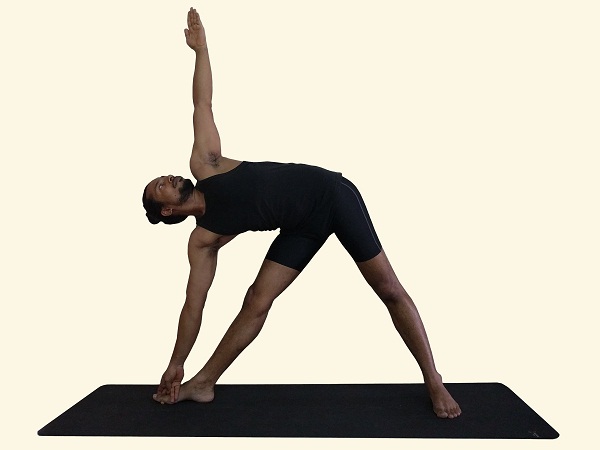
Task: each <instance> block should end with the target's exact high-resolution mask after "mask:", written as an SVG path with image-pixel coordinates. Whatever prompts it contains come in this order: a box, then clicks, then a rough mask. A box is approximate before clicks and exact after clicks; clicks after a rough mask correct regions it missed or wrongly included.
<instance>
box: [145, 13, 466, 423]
mask: <svg viewBox="0 0 600 450" xmlns="http://www.w3.org/2000/svg"><path fill="white" fill-rule="evenodd" d="M187 21H188V28H187V29H186V30H185V38H186V43H187V45H188V46H189V47H190V48H191V49H192V50H194V52H195V53H196V63H195V69H194V79H193V89H192V95H193V103H194V115H193V124H194V144H193V147H192V155H191V158H190V169H191V172H192V174H193V176H194V177H195V178H196V180H197V183H196V184H195V185H194V183H193V182H192V181H191V180H188V179H184V178H182V177H179V176H173V175H168V176H161V177H158V178H156V179H154V180H152V181H151V182H150V183H149V184H148V185H147V186H146V187H145V189H144V194H143V205H144V208H145V209H146V216H147V217H148V220H149V221H150V222H151V223H153V224H156V223H158V222H163V223H167V224H173V223H178V222H181V221H183V220H185V219H186V218H187V217H188V216H193V217H194V219H195V220H196V224H197V226H196V228H194V230H193V231H192V233H191V235H190V238H189V244H188V257H189V263H190V274H189V279H188V284H187V290H186V299H185V304H184V305H183V308H182V311H181V315H180V317H179V325H178V331H177V339H176V342H175V348H174V350H173V353H172V356H171V359H170V362H169V364H168V367H167V369H166V371H165V373H164V374H163V376H162V379H161V381H160V385H159V386H158V389H157V392H156V394H154V399H155V400H156V401H158V402H161V403H175V402H178V401H181V400H194V401H197V402H210V401H211V400H213V398H214V386H215V384H216V382H217V380H218V379H219V377H220V376H221V375H222V374H223V372H225V370H226V369H227V368H228V367H229V366H230V365H231V364H232V363H233V361H234V360H235V359H236V357H237V356H238V355H239V354H240V353H241V352H242V351H243V350H244V349H245V348H246V347H247V346H248V345H249V344H250V343H251V342H252V341H253V340H254V338H256V336H257V335H258V333H259V332H260V330H261V328H262V326H263V324H264V323H265V320H266V318H267V314H268V312H269V309H270V308H271V305H272V303H273V301H274V300H275V299H276V298H277V297H278V296H279V295H280V294H281V293H282V292H283V291H284V290H285V289H286V288H287V287H288V286H289V285H290V284H291V283H292V281H294V280H295V279H296V277H297V276H298V275H299V274H300V272H301V271H302V270H303V269H304V267H305V266H306V265H307V264H308V263H309V261H310V260H311V258H312V257H313V256H314V255H315V254H316V253H317V251H318V250H319V248H321V246H322V245H323V243H324V242H325V241H326V240H327V238H328V237H329V236H330V235H331V234H335V235H336V237H337V238H338V239H339V241H340V242H341V243H342V245H343V246H344V248H345V249H346V250H347V251H348V253H349V254H350V256H351V257H352V258H353V259H354V261H355V262H356V265H357V266H358V269H359V270H360V272H361V273H362V275H363V276H364V278H365V280H366V281H367V282H368V283H369V285H370V286H371V287H372V288H373V290H374V291H375V293H376V294H377V295H378V296H379V298H380V299H381V300H382V301H383V303H384V304H385V306H386V307H387V309H388V311H389V313H390V315H391V318H392V322H393V324H394V326H395V327H396V329H397V331H398V333H399V334H400V336H401V337H402V339H403V340H404V342H405V343H406V345H407V346H408V348H409V350H410V351H411V353H412V354H413V356H414V357H415V359H416V361H417V363H418V364H419V367H420V368H421V371H422V373H423V379H424V382H425V385H426V387H427V389H428V392H429V395H430V397H431V401H432V403H433V410H434V412H435V414H436V415H437V416H438V417H442V418H454V417H457V416H459V415H460V413H461V410H460V407H459V406H458V404H457V403H456V402H455V401H454V399H453V398H452V396H451V395H450V394H449V392H448V391H447V390H446V388H445V387H444V384H443V383H442V377H441V376H440V374H439V373H438V372H437V370H436V367H435V364H434V361H433V356H432V353H431V349H430V347H429V342H428V339H427V335H426V333H425V329H424V327H423V323H422V322H421V319H420V317H419V313H418V312H417V309H416V307H415V305H414V303H413V302H412V300H411V298H410V296H409V295H408V294H407V293H406V291H405V290H404V288H403V287H402V285H401V284H400V282H399V281H398V278H397V277H396V275H395V273H394V271H393V269H392V266H391V265H390V262H389V261H388V259H387V257H386V254H385V252H384V251H383V250H382V248H381V244H380V242H379V239H378V238H377V234H376V233H375V230H374V228H373V224H372V223H371V220H370V218H369V215H368V213H367V209H366V206H365V204H364V202H363V200H362V198H361V196H360V193H359V192H358V190H357V189H356V187H355V186H354V185H353V184H352V183H351V182H350V181H349V180H347V179H346V178H344V177H343V176H342V175H341V174H340V173H336V172H331V171H329V170H325V169H322V168H319V167H314V166H309V165H304V164H282V163H274V162H249V161H236V160H234V159H230V158H227V157H225V156H223V155H222V154H221V143H220V138H219V134H218V132H217V128H216V126H215V123H214V120H213V114H212V73H211V67H210V61H209V57H208V48H207V44H206V36H205V32H204V27H203V26H202V23H201V21H200V16H199V15H198V13H197V12H196V10H195V9H193V8H191V9H190V11H189V12H188V17H187ZM275 229H279V230H280V233H279V234H278V236H277V237H276V238H275V240H274V241H273V243H272V245H271V247H270V248H269V250H268V252H267V255H266V258H265V260H264V262H263V263H262V266H261V267H260V270H259V272H258V275H257V277H256V279H255V281H254V283H252V285H251V286H250V288H249V289H248V291H247V293H246V296H245V297H244V301H243V304H242V308H241V310H240V312H239V314H238V315H237V317H236V318H235V319H234V321H233V322H232V324H231V326H230V327H229V329H228V330H227V332H226V333H225V335H224V336H223V339H222V340H221V342H220V343H219V345H218V346H217V348H216V350H215V352H214V353H213V355H212V356H211V357H210V358H209V360H208V361H207V363H206V365H205V366H204V367H203V368H202V369H201V370H200V371H199V372H198V373H197V374H196V375H195V376H194V377H193V378H191V379H190V380H189V381H187V382H185V383H183V384H182V381H183V377H184V371H183V365H184V362H185V360H186V359H187V357H188V355H189V353H190V351H191V349H192V347H193V345H194V342H195V341H196V338H197V336H198V332H199V331H200V324H201V322H202V311H203V309H204V304H205V302H206V297H207V294H208V290H209V288H210V286H211V283H212V281H213V278H214V276H215V270H216V267H217V256H218V254H219V249H220V248H221V247H223V246H224V245H225V244H227V243H228V242H230V241H231V240H232V239H233V238H234V237H235V236H236V235H238V234H240V233H243V232H246V231H250V230H253V231H263V230H275Z"/></svg>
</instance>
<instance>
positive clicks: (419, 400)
mask: <svg viewBox="0 0 600 450" xmlns="http://www.w3.org/2000/svg"><path fill="white" fill-rule="evenodd" d="M446 387H447V388H448V390H449V391H450V393H451V394H452V395H453V397H454V398H455V399H456V400H457V401H458V402H459V404H460V405H461V408H462V411H463V413H462V415H461V416H460V417H459V418H457V419H453V420H447V419H438V418H437V417H436V416H435V414H433V412H432V407H431V401H430V400H429V397H428V396H427V391H426V389H425V387H424V385H422V384H298V385H296V384H294V385H284V384H277V385H217V386H216V388H215V400H214V401H213V402H212V403H207V404H200V403H194V402H190V401H186V402H181V403H178V404H175V405H161V404H159V403H157V402H155V401H154V400H152V394H153V393H154V392H155V391H156V386H151V385H105V386H101V387H99V388H98V389H97V390H95V391H94V392H92V393H91V394H90V395H88V396H87V397H85V398H84V399H83V400H81V401H80V402H78V403H77V404H75V405H74V406H73V407H71V408H70V409H68V410H67V411H65V412H64V413H63V414H61V415H60V416H58V417H57V418H56V419H54V420H53V421H52V422H50V423H49V424H48V425H46V426H44V427H43V428H42V429H41V430H39V431H38V434H39V435H40V436H196V437H321V438H325V437H331V438H463V439H554V438H557V437H558V433H557V432H556V431H555V430H554V429H553V428H552V427H551V426H550V425H549V424H548V423H546V422H545V421H544V420H543V419H542V418H541V417H540V416H539V415H538V414H537V413H536V412H535V411H533V409H531V408H530V407H529V406H527V404H526V403H524V402H523V401H522V400H521V399H520V398H519V397H518V396H517V395H515V393H513V392H512V391H511V390H510V389H509V388H508V387H506V386H504V385H503V384H501V383H448V384H446Z"/></svg>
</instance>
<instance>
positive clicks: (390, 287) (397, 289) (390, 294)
mask: <svg viewBox="0 0 600 450" xmlns="http://www.w3.org/2000/svg"><path fill="white" fill-rule="evenodd" d="M373 289H374V290H375V292H376V293H377V295H378V296H379V298H380V299H381V301H382V302H383V303H384V304H385V305H386V306H390V305H393V304H396V303H398V302H401V301H402V299H403V298H404V295H406V291H405V290H404V289H403V288H402V286H401V285H400V283H398V282H397V281H396V280H381V281H379V282H378V283H376V284H375V285H374V286H373Z"/></svg>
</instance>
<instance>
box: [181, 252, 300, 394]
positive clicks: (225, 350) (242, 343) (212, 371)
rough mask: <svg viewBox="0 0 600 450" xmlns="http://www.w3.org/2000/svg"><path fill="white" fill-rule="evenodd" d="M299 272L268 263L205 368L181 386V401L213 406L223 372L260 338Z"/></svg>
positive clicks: (264, 265)
mask: <svg viewBox="0 0 600 450" xmlns="http://www.w3.org/2000/svg"><path fill="white" fill-rule="evenodd" d="M299 274H300V272H299V271H298V270H295V269H291V268H289V267H286V266H284V265H281V264H278V263H276V262H273V261H269V260H265V261H264V262H263V264H262V266H261V268H260V271H259V273H258V275H257V277H256V280H255V281H254V283H253V284H252V286H250V288H249V289H248V292H247V293H246V296H245V298H244V303H243V305H242V309H241V310H240V312H239V313H238V315H237V317H236V318H235V319H234V320H233V322H232V323H231V325H230V326H229V329H228V330H227V332H226V333H225V335H224V336H223V339H222V340H221V342H220V343H219V345H218V346H217V348H216V349H215V351H214V353H213V355H212V356H211V357H210V359H209V360H208V361H207V362H206V364H205V365H204V367H203V368H202V369H201V370H200V371H199V372H198V373H197V374H196V375H195V376H194V377H193V378H191V379H190V380H189V381H187V382H186V383H184V384H182V385H181V388H180V391H179V399H178V401H181V400H194V401H197V402H210V401H212V400H213V398H214V386H215V384H216V383H217V380H218V379H219V378H220V377H221V375H222V374H223V372H225V370H227V368H228V367H229V366H230V365H231V364H232V363H233V362H234V361H235V359H236V358H237V357H238V356H239V355H240V354H241V353H242V351H243V350H244V349H245V348H246V347H248V345H250V343H251V342H252V341H253V340H254V339H255V338H256V336H258V334H259V333H260V330H261V329H262V327H263V325H264V323H265V321H266V319H267V315H268V313H269V310H270V308H271V305H272V304H273V301H274V300H275V299H276V298H277V297H278V296H279V295H280V294H281V293H282V292H283V291H284V290H285V289H286V288H287V287H288V286H289V285H290V284H291V283H292V282H293V281H294V280H295V279H296V277H297V276H298V275H299Z"/></svg>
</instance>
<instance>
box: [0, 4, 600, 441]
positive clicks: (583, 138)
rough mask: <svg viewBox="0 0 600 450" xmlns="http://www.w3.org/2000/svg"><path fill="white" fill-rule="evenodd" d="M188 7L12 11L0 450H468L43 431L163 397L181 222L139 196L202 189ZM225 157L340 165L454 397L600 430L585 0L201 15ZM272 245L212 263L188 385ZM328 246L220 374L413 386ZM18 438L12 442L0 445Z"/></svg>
mask: <svg viewBox="0 0 600 450" xmlns="http://www.w3.org/2000/svg"><path fill="white" fill-rule="evenodd" d="M189 6H191V5H190V4H189V2H181V1H172V2H141V1H128V2H117V1H115V0H108V1H105V2H94V3H90V2H75V1H65V0H58V1H54V2H42V1H39V0H31V1H29V2H18V3H17V2H14V3H13V4H11V5H5V6H4V7H3V8H2V14H0V23H1V26H0V38H1V39H0V42H1V44H0V45H1V46H2V72H1V75H0V76H1V77H2V82H1V83H0V90H1V91H0V92H1V99H2V101H1V102H0V105H1V106H0V114H1V123H2V132H1V133H0V148H1V149H2V152H1V155H2V156H1V158H2V161H1V164H2V169H3V170H2V182H1V189H2V203H3V219H4V220H3V223H2V229H3V232H2V234H1V237H0V239H1V240H2V241H1V244H2V257H1V258H2V260H1V264H2V270H1V274H2V275H1V276H2V282H1V285H2V298H3V316H2V317H3V323H4V326H3V327H2V329H1V331H0V333H1V337H2V339H1V340H0V342H1V345H2V349H1V350H2V355H3V364H2V370H1V372H0V373H1V377H2V380H1V382H2V384H1V385H2V386H3V388H4V389H3V400H4V407H3V408H2V412H1V413H0V414H1V415H2V416H3V417H2V420H1V422H0V423H1V427H2V433H0V436H1V437H0V441H5V440H6V441H7V442H8V443H12V444H18V445H19V447H25V446H27V448H42V449H54V448H60V449H71V448H72V449H75V448H81V446H82V445H83V446H84V447H85V448H104V447H105V446H106V445H110V446H111V447H113V448H145V449H154V448H166V447H169V448H170V447H171V446H172V445H174V444H176V445H177V446H178V448H181V449H187V448H197V447H198V446H199V445H200V446H204V445H209V446H210V447H211V448H236V447H242V446H243V447H250V448H279V447H280V446H281V445H282V444H285V445H286V447H288V448H303V447H304V446H306V445H308V444H310V445H311V446H312V445H314V446H315V447H319V448H321V447H322V448H362V447H364V446H365V445H367V444H368V445H369V446H372V447H373V448H392V447H394V448H396V447H398V446H405V445H410V446H411V448H461V449H463V448H479V447H480V445H481V444H482V443H481V442H479V441H430V440H415V441H410V442H409V441H394V440H377V441H368V442H367V441H364V440H310V441H306V440H285V441H284V442H282V441H281V440H278V439H268V440H264V439H254V440H245V439H204V440H198V439H125V438H108V439H107V438H103V439H100V438H85V439H80V438H40V437H37V436H36V432H37V430H38V429H39V428H41V427H42V426H44V425H45V424H46V423H48V422H49V421H50V420H52V419H54V418H55V417H56V416H58V415H59V414H60V413H62V412H63V411H64V410H66V409H67V408H69V407H70V406H72V405H73V404H74V403H75V402H77V401H79V400H80V399H81V398H83V397H84V396H85V395H87V394H88V393H90V392H91V391H93V390H94V389H96V388H97V387H98V386H100V385H103V384H109V383H118V384H122V383H131V384H146V383H157V382H158V380H159V378H160V375H161V374H162V371H163V370H164V368H165V365H166V363H167V361H168V357H169V355H170V351H171V349H172V345H173V342H174V334H175V329H176V321H177V317H178V314H179V310H180V307H181V303H182V301H183V295H184V288H185V282H186V279H187V270H188V268H187V261H186V256H185V243H186V241H187V236H188V234H189V231H190V229H191V228H192V227H193V224H192V221H191V220H190V221H189V223H187V222H186V223H185V224H183V225H180V226H177V227H164V226H161V227H152V226H150V225H149V224H148V223H147V222H146V221H145V218H144V216H143V214H142V208H141V205H140V196H141V191H142V187H143V186H144V185H145V183H146V182H147V181H148V180H149V179H151V178H153V177H154V176H157V175H161V174H165V173H167V172H174V173H176V174H177V173H178V174H182V175H189V169H188V168H187V159H188V154H189V150H190V146H191V143H192V134H191V133H192V128H191V125H192V124H191V109H190V107H191V101H190V86H191V77H192V70H193V54H192V52H191V51H190V50H189V49H188V48H187V47H186V46H185V43H184V36H183V31H182V30H183V28H184V27H185V14H186V11H187V9H188V8H189ZM194 6H196V8H197V9H198V10H199V11H200V13H201V16H202V18H203V21H204V22H205V25H206V29H207V34H208V39H209V44H210V51H211V59H212V64H213V72H214V79H215V93H214V110H215V116H216V120H217V125H218V127H219V130H220V132H221V137H222V143H223V151H224V154H226V155H230V156H232V157H237V158H240V159H250V160H278V161H302V162H308V163H312V164H317V165H322V166H325V167H329V168H333V169H336V170H339V171H342V172H344V174H345V175H346V176H348V177H350V178H351V179H352V180H353V181H354V182H355V183H356V184H357V185H358V186H359V187H360V188H361V191H362V192H363V195H364V197H365V199H366V201H367V204H368V205H369V207H370V212H371V215H372V217H373V220H374V222H375V224H376V227H377V230H378V233H379V235H380V237H381V239H382V241H383V243H384V246H385V248H386V250H387V253H388V255H389V257H390V259H391V260H392V262H393V264H394V266H395V268H396V271H397V273H398V275H399V277H400V279H401V281H402V282H403V284H404V285H405V287H406V288H407V289H408V290H409V292H410V293H411V294H412V296H413V298H414V300H415V302H416V303H417V305H418V307H419V309H420V311H421V314H422V316H423V319H424V322H425V324H426V327H427V330H428V332H429V335H430V340H431V343H432V347H433V350H434V354H435V356H436V361H437V364H438V368H439V370H440V371H441V372H442V374H443V375H444V377H445V380H446V381H448V382H471V381H472V382H481V381H499V382H502V383H505V384H506V385H507V386H509V387H510V388H511V389H513V390H514V391H515V392H516V393H517V394H518V395H520V396H521V397H522V398H523V399H524V400H525V401H526V402H527V403H528V404H529V405H531V406H532V407H533V408H534V409H535V410H536V411H537V412H538V413H539V414H540V415H541V416H542V417H543V418H544V419H546V420H547V421H548V422H549V423H550V424H551V425H553V426H554V427H555V428H556V429H557V430H558V431H559V432H560V433H561V437H560V438H559V439H558V440H556V441H544V443H543V444H540V443H534V442H532V441H505V442H503V441H486V442H485V443H483V444H484V445H485V446H486V448H509V446H510V448H538V446H539V445H544V446H547V447H551V448H572V447H573V446H575V445H577V446H578V447H577V448H586V447H590V445H589V444H590V443H591V439H592V437H591V433H593V431H594V430H595V429H596V428H597V425H596V416H597V411H596V409H597V406H596V405H597V404H598V393H597V392H598V389H597V387H596V372H595V370H594V368H593V367H592V366H593V363H592V362H593V361H594V360H597V349H596V343H597V342H598V331H597V326H596V315H595V312H596V309H597V308H596V305H597V302H598V300H599V298H598V296H599V295H598V288H597V276H598V251H599V250H600V249H599V242H598V234H597V230H598V228H599V225H600V224H599V216H598V203H597V197H598V188H599V183H598V179H597V172H598V162H599V158H598V150H599V144H600V138H599V136H598V123H599V119H600V114H599V109H598V108H599V107H598V105H599V104H600V95H599V94H600V93H599V87H598V86H599V85H598V79H600V73H599V72H600V70H599V65H598V42H600V40H599V38H600V36H599V34H600V32H599V31H598V26H597V24H598V19H599V15H598V13H599V8H598V6H597V3H596V2H592V1H590V2H584V1H570V2H566V1H564V2H559V1H552V2H548V1H504V2H483V1H453V2H445V1H421V2H394V1H383V0H378V1H370V2H365V1H361V2H359V1H344V2H342V1H316V0H310V1H306V0H305V1H303V2H276V1H267V0H263V1H252V2H244V1H229V2H217V1H203V2H197V3H196V4H195V5H194ZM273 236H274V234H272V233H263V234H258V233H254V234H250V233H249V234H246V235H244V236H241V237H239V238H238V239H236V240H235V241H233V242H232V243H231V244H230V245H229V246H228V247H226V248H225V249H224V250H223V251H222V255H221V258H220V262H219V270H218V273H217V278H216V280H215V284H214V286H213V289H212V291H211V295H210V299H209V303H208V305H207V309H206V314H205V325H204V326H203V329H202V331H201V336H200V341H199V343H198V348H197V349H195V351H194V352H193V353H192V356H191V357H190V359H189V361H188V363H187V365H186V369H187V374H188V375H191V374H193V373H194V372H195V371H196V370H198V369H199V368H200V367H201V365H202V363H203V362H204V361H205V359H206V358H207V356H208V355H209V353H210V351H211V350H212V349H213V348H214V346H215V345H216V342H217V341H218V339H219V338H220V337H221V335H222V333H223V332H224V330H225V328H226V326H227V325H228V324H229V322H230V321H231V319H232V318H233V316H234V315H235V313H236V312H237V310H238V308H239V305H240V302H241V297H242V295H243V293H244V292H245V289H246V287H247V286H248V284H249V283H250V282H251V281H252V279H253V277H254V275H255V273H256V269H257V268H258V264H259V262H260V260H261V259H262V257H263V256H264V253H265V252H266V249H267V247H268V244H269V242H270V241H271V239H272V238H273ZM419 381H420V378H419V372H418V370H417V367H416V364H415V363H414V362H413V360H412V358H411V357H410V355H409V353H408V352H407V351H406V349H405V348H404V346H403V344H402V343H401V341H400V340H399V338H398V337H397V336H396V335H395V333H394V331H393V329H392V325H391V322H390V321H389V319H388V317H387V315H386V313H385V311H384V309H383V307H382V306H381V305H380V304H379V302H378V300H377V299H376V298H375V296H374V295H373V294H372V293H370V291H369V289H368V288H367V287H366V286H365V284H364V283H363V282H362V281H361V280H360V279H359V276H358V272H357V271H356V269H355V268H354V267H353V264H352V263H351V261H350V260H349V258H347V257H346V255H345V254H344V252H343V250H342V249H341V246H340V245H339V244H338V243H337V242H336V240H335V239H334V238H332V239H331V240H330V241H329V242H328V243H327V244H326V246H325V248H324V249H323V251H322V252H321V253H320V254H319V255H318V256H317V257H316V259H315V260H314V261H313V263H311V265H310V266H309V267H308V269H307V270H306V271H305V273H304V274H303V275H302V276H301V277H300V278H299V279H298V281H296V283H295V284H294V285H293V286H292V287H291V288H290V289H289V290H288V292H287V293H285V294H284V296H283V297H281V298H280V299H279V301H277V303H276V305H275V306H274V309H273V311H272V313H271V316H270V318H269V320H268V322H267V325H266V327H265V329H264V331H263V333H262V334H261V336H260V337H259V338H258V339H257V341H256V342H255V343H254V344H253V345H252V346H251V347H250V348H249V349H248V350H247V352H246V353H244V354H243V355H242V356H241V357H240V359H239V360H238V361H237V362H236V363H235V364H234V366H232V367H231V369H230V370H229V371H228V372H226V374H225V375H224V376H223V378H222V379H221V382H222V383H346V382H348V383H354V382H357V383H360V382H365V383H371V382H373V383H375V382H400V383H402V382H406V383H410V382H419ZM3 445H4V442H3Z"/></svg>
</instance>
